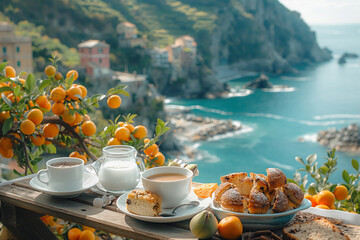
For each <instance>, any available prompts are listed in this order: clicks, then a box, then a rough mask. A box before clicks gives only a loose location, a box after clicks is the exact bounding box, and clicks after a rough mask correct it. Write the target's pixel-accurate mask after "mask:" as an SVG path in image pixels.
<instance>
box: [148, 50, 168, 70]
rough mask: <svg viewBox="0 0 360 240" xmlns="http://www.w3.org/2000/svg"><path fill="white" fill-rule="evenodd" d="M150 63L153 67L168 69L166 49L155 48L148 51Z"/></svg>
mask: <svg viewBox="0 0 360 240" xmlns="http://www.w3.org/2000/svg"><path fill="white" fill-rule="evenodd" d="M150 56H151V63H152V65H153V66H154V67H163V68H166V67H169V66H170V63H169V51H168V49H166V48H158V47H155V48H154V49H152V50H151V51H150Z"/></svg>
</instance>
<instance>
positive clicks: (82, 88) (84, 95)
mask: <svg viewBox="0 0 360 240" xmlns="http://www.w3.org/2000/svg"><path fill="white" fill-rule="evenodd" d="M78 88H80V90H81V97H82V98H85V97H86V94H87V89H86V87H84V86H83V85H78Z"/></svg>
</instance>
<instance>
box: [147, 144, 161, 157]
mask: <svg viewBox="0 0 360 240" xmlns="http://www.w3.org/2000/svg"><path fill="white" fill-rule="evenodd" d="M158 152H159V147H158V145H156V144H155V143H154V144H152V145H150V146H148V147H146V148H145V149H144V153H145V154H146V155H148V156H155V155H156V154H157V153H158Z"/></svg>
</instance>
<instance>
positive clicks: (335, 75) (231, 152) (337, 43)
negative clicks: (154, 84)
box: [167, 25, 360, 182]
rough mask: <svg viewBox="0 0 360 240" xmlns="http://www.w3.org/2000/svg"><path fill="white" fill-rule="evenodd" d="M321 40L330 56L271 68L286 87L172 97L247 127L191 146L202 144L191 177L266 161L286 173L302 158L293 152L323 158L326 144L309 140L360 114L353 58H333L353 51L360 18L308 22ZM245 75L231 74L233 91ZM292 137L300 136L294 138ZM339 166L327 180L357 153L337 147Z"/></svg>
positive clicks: (210, 177) (256, 168)
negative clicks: (283, 71)
mask: <svg viewBox="0 0 360 240" xmlns="http://www.w3.org/2000/svg"><path fill="white" fill-rule="evenodd" d="M312 29H313V30H314V31H316V34H317V38H318V42H319V44H320V46H321V47H325V46H326V47H328V48H329V49H331V50H332V51H333V55H334V59H333V60H331V61H329V62H325V63H322V64H317V65H313V66H300V67H299V70H300V71H299V73H298V74H290V75H281V76H279V75H272V76H270V80H271V82H272V83H273V84H282V85H287V86H289V87H292V88H293V89H292V91H288V92H265V91H262V90H255V91H253V92H250V93H244V94H238V96H234V97H229V98H222V99H214V100H208V99H196V100H187V99H171V100H169V101H168V103H167V104H168V105H182V106H185V107H187V108H189V109H192V110H191V112H192V113H194V114H196V115H199V116H203V117H212V118H218V119H232V120H235V121H240V122H241V123H242V124H244V125H245V126H246V128H245V129H246V131H245V132H243V133H238V134H229V135H225V136H220V137H218V138H216V139H212V140H210V141H206V142H199V143H198V144H196V147H197V148H198V149H199V150H200V151H201V152H202V155H203V157H202V159H200V160H197V161H195V162H196V163H197V164H198V165H199V169H200V175H199V176H198V177H196V179H195V181H199V182H219V181H220V180H219V177H220V176H222V175H224V174H227V173H231V172H237V171H246V172H250V171H251V172H257V173H265V169H266V168H268V167H278V168H280V169H282V170H283V171H284V172H285V173H286V174H287V176H288V177H291V176H292V175H293V174H294V172H295V170H296V169H299V168H301V165H300V164H299V163H298V162H296V161H295V160H294V158H295V157H296V156H301V157H303V158H305V157H306V156H308V155H309V154H311V153H317V154H318V159H319V160H320V161H321V162H322V161H323V157H324V156H326V148H325V147H323V146H320V145H319V144H317V143H316V142H314V141H313V140H314V137H315V134H316V133H317V132H318V131H319V130H322V129H327V128H330V127H336V128H341V127H344V126H346V125H348V124H349V123H353V122H357V123H359V122H360V59H354V60H349V61H348V63H346V64H345V65H339V64H338V63H337V59H338V58H339V55H341V54H342V53H343V52H345V51H348V52H354V53H357V54H359V55H360V25H341V26H312ZM251 79H252V78H249V77H248V78H242V79H235V80H233V81H231V82H229V85H230V86H231V88H232V89H233V91H235V92H242V91H243V90H242V89H241V87H242V86H243V85H244V84H245V83H246V82H248V81H249V80H251ZM299 137H305V139H307V141H305V142H299V141H298V138H299ZM337 156H338V157H339V160H338V170H337V171H336V172H335V174H334V176H333V178H332V181H334V182H341V181H342V179H341V173H342V170H343V169H350V168H351V159H352V158H357V159H359V160H360V155H352V154H348V153H340V152H338V153H337Z"/></svg>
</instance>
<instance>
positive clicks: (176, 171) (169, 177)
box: [141, 166, 193, 208]
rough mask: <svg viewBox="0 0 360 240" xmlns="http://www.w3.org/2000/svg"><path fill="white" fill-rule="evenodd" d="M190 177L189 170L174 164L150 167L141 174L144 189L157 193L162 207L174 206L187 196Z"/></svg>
mask: <svg viewBox="0 0 360 240" xmlns="http://www.w3.org/2000/svg"><path fill="white" fill-rule="evenodd" d="M192 178H193V172H192V171H191V170H189V169H186V168H182V167H174V166H169V167H155V168H151V169H148V170H146V171H145V172H144V173H143V174H142V176H141V180H142V184H143V186H144V189H145V190H146V191H150V192H153V193H156V194H158V195H159V196H160V197H161V205H162V207H163V208H172V207H176V206H177V205H179V204H180V203H181V202H182V201H183V200H185V199H186V198H187V197H188V196H189V194H190V191H191V183H192Z"/></svg>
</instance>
